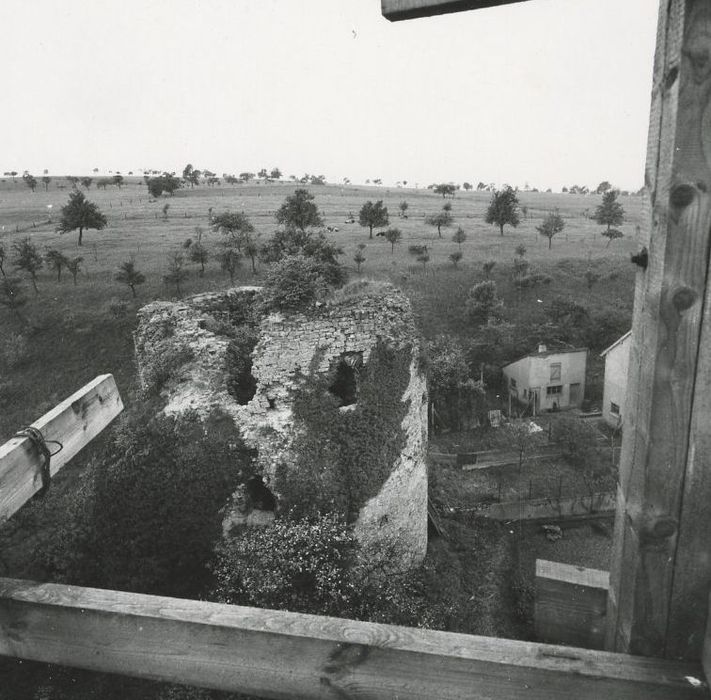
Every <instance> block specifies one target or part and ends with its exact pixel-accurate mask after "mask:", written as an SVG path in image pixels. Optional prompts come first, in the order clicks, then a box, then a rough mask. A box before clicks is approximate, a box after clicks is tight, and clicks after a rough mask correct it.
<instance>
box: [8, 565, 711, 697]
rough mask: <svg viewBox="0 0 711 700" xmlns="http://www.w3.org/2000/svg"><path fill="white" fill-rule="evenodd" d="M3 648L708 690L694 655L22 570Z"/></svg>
mask: <svg viewBox="0 0 711 700" xmlns="http://www.w3.org/2000/svg"><path fill="white" fill-rule="evenodd" d="M0 654H4V655H7V656H13V657H17V658H22V659H34V660H40V661H45V662H51V663H58V664H66V665H69V666H78V667H81V668H87V669H92V670H97V671H106V672H111V673H122V674H125V675H132V676H139V677H144V678H152V679H161V680H170V681H173V682H177V683H186V684H191V685H198V686H205V687H211V688H218V689H224V690H231V691H242V692H246V693H250V694H252V693H253V694H257V695H259V696H260V697H268V698H302V699H303V698H317V699H319V700H325V699H335V698H339V699H342V698H354V699H355V698H358V699H365V698H368V700H379V699H380V698H389V699H394V698H402V700H406V699H407V700H418V699H419V700H432V699H433V698H437V699H438V700H448V699H454V698H456V699H462V700H463V699H464V698H466V699H467V700H484V699H487V700H493V699H494V698H495V699H496V700H502V699H506V698H509V699H512V700H517V699H519V698H526V700H536V699H537V700H570V699H571V698H575V700H593V699H594V700H599V699H600V698H616V699H619V700H625V699H630V700H631V699H634V700H639V698H645V700H661V699H662V698H664V699H665V700H672V699H673V700H687V699H689V698H707V697H709V694H708V687H707V686H706V684H705V682H703V681H702V680H701V678H702V676H701V666H700V664H692V663H677V662H670V661H659V660H652V659H645V658H634V657H626V656H621V655H619V654H610V653H607V652H596V651H590V650H585V649H575V648H570V647H560V646H552V645H545V644H532V643H528V642H519V641H508V640H503V639H491V638H487V637H474V636H467V635H461V634H453V633H449V632H436V631H431V630H419V629H410V628H406V627H396V626H390V625H381V624H374V623H366V622H356V621H353V620H342V619H336V618H329V617H319V616H314V615H300V614H297V613H288V612H276V611H273V610H261V609H258V608H244V607H237V606H229V605H218V604H214V603H205V602H199V601H193V600H180V599H175V598H161V597H156V596H147V595H137V594H132V593H121V592H117V591H103V590H98V589H91V588H77V587H71V586H62V585H56V584H37V583H32V582H29V581H19V580H14V579H0Z"/></svg>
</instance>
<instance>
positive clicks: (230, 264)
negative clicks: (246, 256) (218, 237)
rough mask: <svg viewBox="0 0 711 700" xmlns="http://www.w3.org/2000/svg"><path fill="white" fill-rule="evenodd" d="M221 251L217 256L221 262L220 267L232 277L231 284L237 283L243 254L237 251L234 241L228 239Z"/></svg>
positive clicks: (223, 243)
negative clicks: (236, 278) (236, 274)
mask: <svg viewBox="0 0 711 700" xmlns="http://www.w3.org/2000/svg"><path fill="white" fill-rule="evenodd" d="M220 248H221V250H220V252H219V253H218V255H217V259H218V260H219V262H220V267H221V268H222V270H223V271H224V272H227V273H228V274H229V276H230V284H234V283H235V273H236V272H237V270H238V269H239V267H240V266H241V264H242V253H240V251H239V250H238V249H237V245H236V243H235V241H234V239H231V238H228V239H227V240H225V241H223V242H222V244H221V246H220Z"/></svg>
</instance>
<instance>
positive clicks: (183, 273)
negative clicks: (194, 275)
mask: <svg viewBox="0 0 711 700" xmlns="http://www.w3.org/2000/svg"><path fill="white" fill-rule="evenodd" d="M184 265H185V258H184V257H183V254H182V252H181V251H179V250H174V251H173V252H171V253H169V254H168V272H167V273H166V274H165V275H163V281H164V282H165V283H166V284H174V285H175V291H176V292H177V294H178V296H180V295H181V294H182V292H181V290H180V283H181V282H184V281H185V280H186V279H187V278H188V271H187V270H186V269H184Z"/></svg>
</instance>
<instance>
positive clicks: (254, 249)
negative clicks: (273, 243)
mask: <svg viewBox="0 0 711 700" xmlns="http://www.w3.org/2000/svg"><path fill="white" fill-rule="evenodd" d="M242 250H243V251H244V254H245V255H246V256H247V257H248V258H249V259H250V261H251V263H252V274H253V275H256V274H257V258H258V257H259V250H260V245H259V241H257V240H256V239H254V238H253V237H252V236H246V237H245V239H244V243H243V244H242Z"/></svg>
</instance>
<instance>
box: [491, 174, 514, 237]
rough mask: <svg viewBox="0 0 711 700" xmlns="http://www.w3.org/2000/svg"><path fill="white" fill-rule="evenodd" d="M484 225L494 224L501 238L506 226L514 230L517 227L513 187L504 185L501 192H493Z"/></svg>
mask: <svg viewBox="0 0 711 700" xmlns="http://www.w3.org/2000/svg"><path fill="white" fill-rule="evenodd" d="M486 223H487V224H496V225H497V226H498V227H499V230H500V231H501V235H502V236H503V235H504V226H505V225H506V224H509V225H511V226H513V227H514V228H516V227H517V226H518V225H519V223H520V218H519V215H518V197H517V196H516V192H515V191H514V189H513V187H511V186H510V185H506V187H504V189H503V190H494V192H493V193H492V195H491V201H490V202H489V208H488V209H487V212H486Z"/></svg>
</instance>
